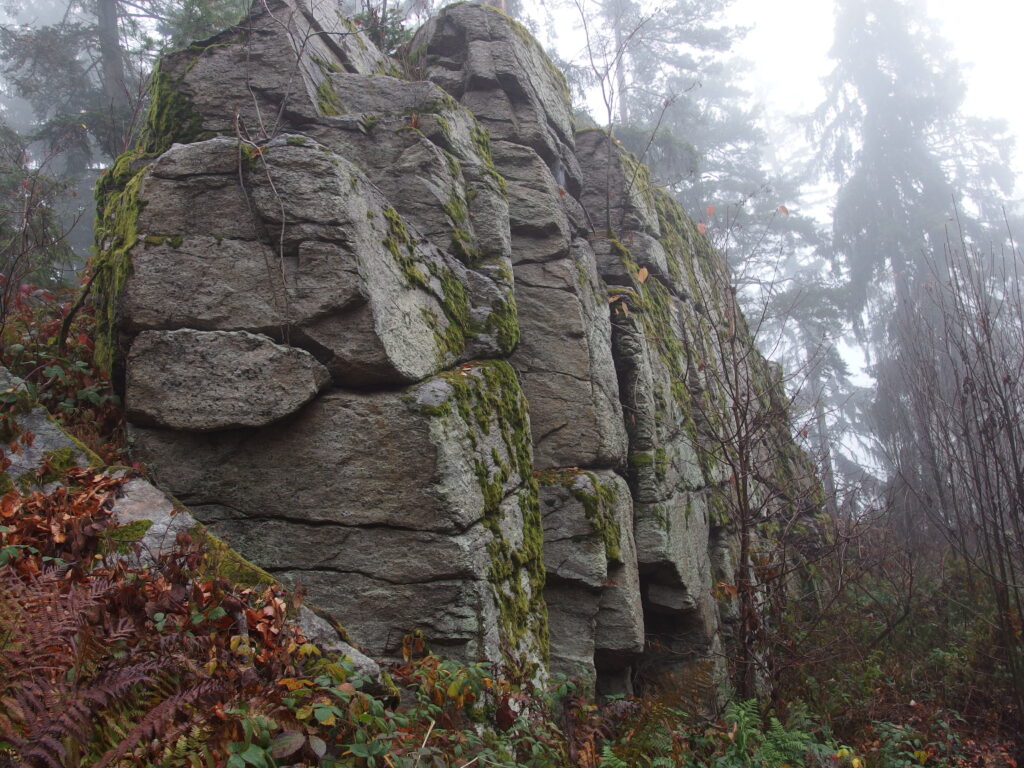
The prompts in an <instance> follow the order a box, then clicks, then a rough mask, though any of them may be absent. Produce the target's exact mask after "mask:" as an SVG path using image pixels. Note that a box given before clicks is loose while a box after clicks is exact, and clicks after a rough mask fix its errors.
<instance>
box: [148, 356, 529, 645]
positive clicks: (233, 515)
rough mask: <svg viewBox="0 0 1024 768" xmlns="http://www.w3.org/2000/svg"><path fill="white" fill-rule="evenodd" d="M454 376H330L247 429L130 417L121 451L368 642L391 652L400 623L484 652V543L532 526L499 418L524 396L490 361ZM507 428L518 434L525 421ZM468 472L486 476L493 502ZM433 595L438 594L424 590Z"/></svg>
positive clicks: (493, 630) (511, 437)
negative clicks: (499, 401)
mask: <svg viewBox="0 0 1024 768" xmlns="http://www.w3.org/2000/svg"><path fill="white" fill-rule="evenodd" d="M455 376H457V380H453V379H452V378H451V377H448V376H442V377H437V378H433V379H430V380H428V381H426V382H424V383H423V384H421V385H418V386H416V387H413V388H412V389H409V390H400V391H390V392H377V393H354V392H343V391H337V390H336V391H333V392H330V393H328V394H324V395H322V396H320V397H319V398H317V399H316V400H314V401H313V402H311V403H310V404H309V405H307V406H306V407H305V408H303V409H302V410H301V411H299V412H298V413H297V414H296V415H295V416H294V417H293V418H290V419H287V420H284V421H281V422H277V423H274V424H271V425H269V426H266V427H263V428H260V429H245V430H234V431H228V432H215V433H207V434H199V433H195V432H183V431H172V430H166V429H149V428H144V427H141V426H138V425H136V426H134V427H133V429H132V434H133V439H134V451H135V455H136V456H138V457H139V458H141V459H143V460H145V461H147V462H148V463H149V465H150V466H151V467H152V468H153V470H154V472H155V474H156V476H157V477H158V478H159V480H160V482H161V483H162V484H164V485H165V486H166V487H168V488H170V489H172V490H173V492H174V493H175V495H176V496H177V497H178V498H180V499H181V500H182V501H183V502H184V503H186V504H188V505H190V508H192V509H193V511H194V512H195V514H196V515H197V517H199V519H200V520H203V521H207V522H209V523H210V524H211V530H212V531H213V532H214V533H216V534H217V535H220V536H222V537H223V538H224V539H225V540H226V541H227V542H229V543H230V544H232V546H234V547H235V548H236V549H237V550H238V551H239V552H240V553H241V554H242V555H243V556H245V557H247V558H248V559H250V560H252V561H253V562H255V563H256V564H258V565H260V566H262V567H264V568H266V569H267V570H268V571H270V572H271V573H273V574H275V575H276V576H279V577H280V578H282V579H283V580H285V581H288V582H292V581H299V582H301V583H302V584H303V585H304V586H305V587H306V588H307V589H308V591H309V596H310V599H311V600H312V602H313V603H314V604H316V605H319V606H322V607H323V608H324V609H326V610H329V611H330V612H331V613H332V614H334V615H337V616H339V617H340V618H341V619H342V620H343V621H344V623H345V624H346V626H349V627H350V628H351V629H352V630H353V632H354V635H353V636H354V637H357V638H358V639H359V642H361V643H363V644H365V647H366V648H367V649H368V650H370V651H371V653H373V654H379V655H387V654H392V655H393V654H394V653H395V652H396V650H397V649H398V648H399V646H398V645H396V643H399V644H400V641H401V637H402V634H403V633H404V632H405V631H408V630H411V629H415V628H420V629H423V630H424V631H425V632H427V633H428V639H430V640H432V641H434V642H438V643H442V644H445V645H446V646H451V648H452V651H453V652H458V653H462V654H465V655H466V657H467V658H469V657H472V656H473V655H474V654H477V653H480V654H484V656H486V657H487V658H490V659H493V660H498V659H500V658H501V644H500V642H499V640H498V627H497V625H496V624H495V623H494V621H493V620H490V619H488V620H487V621H485V622H484V623H483V624H480V623H475V622H480V621H482V619H481V616H484V617H486V616H493V615H497V614H498V613H499V612H500V611H499V603H501V598H500V596H497V594H496V590H503V589H505V587H504V586H503V582H500V581H499V582H495V583H493V584H492V574H493V572H494V568H495V567H496V566H495V561H494V557H495V555H494V551H493V549H492V545H493V543H494V542H495V539H496V538H497V539H498V540H499V541H500V542H502V543H503V545H504V546H506V547H507V548H508V550H509V551H511V552H515V551H519V550H521V549H522V548H523V547H524V530H525V529H527V528H528V527H529V526H531V525H536V526H539V521H536V522H533V521H530V520H528V519H527V518H526V517H524V515H526V512H525V511H524V510H529V496H528V495H527V496H526V497H525V498H524V497H523V494H524V493H527V488H528V485H527V483H528V477H524V476H523V475H522V474H520V472H519V471H518V469H517V468H518V467H519V466H520V463H519V462H520V461H521V460H522V458H523V457H522V455H521V454H520V451H522V450H526V451H527V452H528V451H529V446H528V445H522V444H520V443H517V442H516V440H517V438H516V437H515V432H514V430H513V426H512V425H511V424H509V423H508V422H507V421H506V422H504V423H502V422H501V421H499V419H508V418H510V417H511V415H512V413H513V412H515V411H516V409H522V408H523V403H522V402H519V401H518V398H520V397H521V395H520V394H519V392H518V388H517V387H516V388H514V389H512V390H511V391H509V390H508V389H507V387H508V386H510V383H509V382H510V379H509V378H508V377H510V376H511V369H509V368H508V367H507V366H506V365H505V364H503V363H491V364H488V365H483V366H476V367H465V368H462V369H460V370H459V372H458V373H457V374H455ZM511 381H514V379H513V380H511ZM494 398H504V399H505V400H506V410H505V411H504V415H502V413H501V412H497V411H488V410H479V409H480V407H481V406H484V405H485V404H486V403H488V402H495V400H494ZM509 408H511V409H513V410H512V411H509V410H507V409H509ZM467 409H468V410H467ZM522 429H523V433H524V435H525V434H528V432H526V430H527V429H528V424H523V425H522ZM381 446H387V449H386V452H385V453H383V454H382V453H381ZM481 477H486V478H488V482H489V483H493V484H494V486H493V488H491V489H489V490H488V494H498V495H499V497H500V498H499V500H498V501H499V502H500V503H498V504H497V506H492V505H493V504H494V503H495V502H494V498H493V496H491V495H488V496H486V497H485V495H484V486H483V485H482V484H481ZM399 490H400V492H398V491H399ZM537 535H540V531H539V528H538V530H537ZM410 553H418V554H416V555H415V556H414V557H410ZM503 578H504V577H503ZM507 578H509V579H513V580H515V583H516V584H517V585H520V584H521V579H523V578H525V576H523V575H522V574H521V573H520V572H519V571H518V570H515V569H513V571H512V572H511V573H510V574H509V575H508V577H507ZM517 588H518V587H517ZM529 590H530V588H529V587H528V586H527V587H526V595H527V597H528V596H529V593H530V592H529ZM383 592H389V595H388V596H387V597H386V598H385V597H383V596H382V595H383ZM443 595H447V597H444V598H443V599H444V600H449V601H453V604H452V605H445V604H443V603H436V601H438V600H442V597H441V596H443ZM367 600H378V601H379V600H383V601H384V604H386V605H387V606H390V607H389V609H388V612H383V613H382V612H378V611H371V610H370V608H369V603H367V602H366V601H367ZM488 601H489V602H488ZM392 609H393V610H392ZM360 612H366V615H357V614H358V613H360ZM396 622H397V623H396ZM523 642H524V645H523V651H524V652H528V653H529V654H533V655H534V656H535V655H536V654H537V653H538V650H539V649H538V648H537V647H536V646H530V645H529V643H526V641H523ZM460 648H461V650H459V649H460Z"/></svg>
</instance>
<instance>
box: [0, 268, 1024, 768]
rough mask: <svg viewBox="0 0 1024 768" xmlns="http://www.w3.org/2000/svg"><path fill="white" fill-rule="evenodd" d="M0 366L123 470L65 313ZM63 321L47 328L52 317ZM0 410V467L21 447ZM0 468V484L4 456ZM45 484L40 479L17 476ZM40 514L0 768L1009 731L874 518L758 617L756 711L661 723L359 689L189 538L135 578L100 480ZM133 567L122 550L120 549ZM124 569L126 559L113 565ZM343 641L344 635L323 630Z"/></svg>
mask: <svg viewBox="0 0 1024 768" xmlns="http://www.w3.org/2000/svg"><path fill="white" fill-rule="evenodd" d="M8 307H9V308H10V311H9V312H7V313H6V316H5V318H4V324H3V328H2V333H3V338H2V361H3V363H4V365H5V366H7V367H8V368H9V369H10V370H11V372H12V373H14V374H15V375H18V376H20V377H22V378H23V379H24V380H25V388H26V389H27V392H28V394H29V395H30V396H31V398H32V399H33V400H36V401H38V402H40V403H42V404H43V405H45V406H46V408H47V409H48V410H49V411H50V413H51V414H52V415H53V416H54V417H55V418H57V419H58V420H60V421H61V422H62V423H63V424H64V426H65V427H66V428H67V429H68V430H69V431H70V432H72V433H73V434H74V435H76V436H77V437H78V438H79V439H81V440H82V441H83V442H84V443H85V444H86V445H88V446H89V447H90V448H91V449H92V450H94V451H95V452H96V453H97V454H98V455H99V456H100V457H101V458H102V460H103V461H104V462H106V463H108V464H115V463H117V464H122V465H124V464H125V461H126V459H125V444H124V430H123V422H122V420H121V418H120V403H119V401H118V399H117V397H116V396H115V395H114V394H113V392H112V390H111V388H110V386H109V382H108V381H106V379H105V378H104V377H103V376H102V375H101V374H100V373H99V372H98V371H97V370H95V369H94V368H93V366H92V363H91V350H92V338H91V316H90V313H89V310H88V308H87V307H86V308H84V309H82V310H81V311H78V312H77V313H76V312H73V311H72V308H73V301H72V296H71V294H62V293H60V292H50V291H47V290H42V289H37V288H34V287H31V286H24V287H21V288H19V290H18V293H17V294H16V296H15V297H14V299H13V301H11V302H10V303H9V304H8ZM69 318H70V319H69ZM23 407H24V393H23V391H22V392H21V393H19V392H14V391H11V390H8V391H5V392H2V393H0V422H2V426H3V430H4V440H5V441H6V442H7V444H6V445H5V446H4V453H5V454H6V455H10V454H11V453H12V452H16V451H18V450H20V447H19V446H23V445H25V444H26V443H30V442H31V439H32V436H31V435H29V434H25V433H20V434H19V433H18V430H17V429H16V428H15V427H14V426H13V424H14V422H13V419H14V416H15V415H16V414H17V413H19V412H20V411H19V409H23ZM6 455H5V458H4V459H3V461H4V464H5V467H6V466H7V465H9V459H7V458H6ZM54 469H55V468H53V467H43V468H41V469H40V470H39V472H40V473H41V474H40V479H42V478H43V475H44V474H46V473H48V472H49V473H52V472H53V471H54ZM60 471H61V472H62V473H63V486H62V487H57V488H55V489H54V490H51V491H50V492H48V493H44V492H41V491H32V492H29V493H26V492H23V491H22V490H19V489H16V488H15V489H11V490H9V491H8V492H7V493H6V494H5V495H3V497H2V499H0V766H5V765H6V766H22V765H25V766H61V767H68V768H70V767H71V766H99V767H100V768H102V766H137V765H154V766H167V767H168V768H169V767H171V766H188V767H189V768H192V767H193V766H195V767H199V766H207V767H209V768H213V767H214V766H227V767H228V768H244V767H245V766H254V767H255V768H271V767H273V766H280V767H283V766H307V765H309V766H313V765H316V766H358V767H359V768H362V767H363V766H368V767H370V766H372V767H373V768H379V767H383V766H387V767H388V768H399V767H400V766H401V767H411V766H458V767H460V768H468V766H472V765H479V766H536V767H537V768H540V767H542V766H567V767H568V766H573V767H576V768H623V767H625V766H629V767H630V768H632V767H633V766H640V767H645V766H650V767H651V768H654V766H678V767H679V768H697V767H698V766H712V767H714V768H784V767H785V766H789V768H798V767H800V766H804V767H805V768H815V767H824V766H828V767H831V768H838V767H839V766H850V767H851V768H916V767H917V766H923V767H924V768H930V767H931V766H935V767H936V768H940V767H942V766H947V767H949V768H953V767H954V766H955V767H967V766H971V767H978V768H981V767H992V768H994V767H996V766H1006V767H1008V768H1013V767H1014V766H1016V765H1017V764H1018V761H1020V760H1021V754H1020V750H1021V747H1022V745H1021V739H1020V736H1019V735H1017V736H1016V740H1015V731H1014V723H1015V722H1016V721H1017V720H1018V717H1019V713H1017V712H1015V711H1014V707H1013V705H1012V701H1011V700H1010V699H1009V697H1008V696H1006V695H1004V694H1003V693H1002V692H1003V691H1004V690H1005V689H1006V688H1005V685H1004V681H1001V680H1000V677H999V674H1000V673H999V666H998V665H997V664H995V663H994V661H993V648H992V643H993V642H994V640H993V637H994V632H995V630H994V629H993V625H992V624H991V623H990V622H988V623H987V622H985V621H983V620H979V615H980V616H984V615H985V611H984V610H981V611H979V606H981V607H984V606H983V605H982V604H983V602H984V598H983V595H984V594H985V593H984V591H983V590H981V589H980V587H976V586H975V585H973V584H972V583H971V579H970V578H969V575H970V574H969V572H968V571H967V570H966V569H964V568H963V567H962V566H958V565H957V563H956V562H955V561H953V560H952V559H950V558H945V559H943V560H942V561H941V562H939V561H935V560H932V561H929V562H921V561H919V560H915V557H914V556H913V555H911V554H907V553H906V552H905V550H902V549H900V548H899V547H898V546H897V542H896V541H895V537H894V536H893V534H892V532H891V531H890V530H888V529H887V528H886V526H885V525H884V520H882V519H879V520H876V521H873V522H865V521H861V522H859V523H858V524H857V525H856V526H852V525H851V527H850V529H849V530H846V529H842V530H841V529H840V528H838V527H837V529H836V530H834V531H833V532H832V533H831V534H830V535H832V536H835V537H837V539H839V540H841V541H842V542H844V546H837V547H835V548H834V551H835V553H836V554H835V555H834V557H833V559H832V560H830V561H823V562H821V563H819V564H818V565H817V570H818V573H817V579H818V581H819V583H820V585H821V605H820V606H819V609H818V610H816V611H814V612H812V613H813V615H810V616H808V615H807V611H806V610H804V611H803V613H802V614H801V617H800V619H799V620H798V619H796V618H793V617H781V622H780V624H781V630H780V633H779V639H778V640H777V641H776V642H777V643H778V644H779V646H780V647H779V649H778V651H779V652H778V654H777V656H778V658H779V659H780V660H781V663H780V665H779V667H778V670H777V677H776V679H773V680H769V681H767V682H768V683H769V685H768V686H767V688H768V689H770V690H771V695H770V696H766V697H765V699H764V700H763V701H759V700H750V701H742V702H741V701H735V702H732V703H730V704H729V705H728V706H727V707H726V708H725V709H724V711H722V712H720V713H715V714H714V715H707V714H698V713H692V712H686V711H683V709H681V708H680V707H679V705H678V702H676V701H673V700H672V699H671V697H670V695H669V694H668V693H666V692H665V691H663V690H659V688H658V686H657V685H656V684H654V683H653V682H650V681H649V682H648V684H647V685H645V686H643V687H642V689H641V690H642V693H641V694H640V695H638V696H636V697H634V698H629V699H619V698H613V699H608V700H604V701H601V702H597V703H594V702H592V701H588V700H586V699H585V698H583V697H581V696H580V695H578V689H577V687H576V686H575V684H574V683H573V682H572V681H570V680H553V681H550V683H549V684H548V685H547V686H546V687H544V688H540V687H538V686H537V685H535V684H534V683H533V682H532V681H529V680H517V679H515V678H514V677H513V676H512V675H510V674H509V673H508V671H507V670H503V669H501V668H499V667H491V666H486V665H478V664H470V665H466V664H460V663H456V662H454V661H450V660H445V659H443V658H441V657H439V656H437V655H434V654H432V653H430V651H429V649H428V648H427V647H426V646H425V644H424V642H423V640H422V638H420V637H418V636H416V635H410V636H408V637H407V638H406V641H405V643H404V653H403V661H402V662H401V663H396V664H393V665H390V666H389V667H387V668H386V672H385V673H384V675H382V678H381V680H370V679H367V678H365V677H361V676H360V675H358V674H356V672H355V669H354V666H353V664H352V663H351V661H350V660H347V659H345V658H344V657H339V656H337V655H332V654H329V653H324V652H323V651H322V650H321V649H320V648H318V647H317V646H315V645H313V644H311V643H309V642H307V640H306V639H305V638H304V637H303V636H302V634H301V632H300V630H299V629H298V628H297V626H296V625H295V624H294V623H293V622H291V621H290V620H289V617H290V616H294V613H295V611H296V609H297V605H298V602H299V597H298V596H296V595H290V594H288V593H287V592H286V591H285V590H284V589H283V588H281V587H279V586H276V585H272V586H267V585H261V586H242V585H238V584H235V583H231V582H229V581H227V580H225V579H224V578H220V577H219V576H218V575H217V573H216V572H215V571H213V570H211V568H210V567H209V559H208V557H207V554H208V553H207V552H206V551H205V550H204V545H203V542H202V539H201V538H200V537H192V536H189V535H187V534H180V535H179V537H178V539H177V542H176V547H175V549H174V551H173V552H170V553H168V554H165V555H162V556H159V557H156V558H153V559H151V560H150V561H149V562H148V564H146V565H142V564H140V563H143V562H146V561H145V560H144V559H140V558H139V557H138V555H141V554H142V553H141V552H140V551H138V547H139V545H138V544H137V543H130V542H125V541H119V540H118V529H117V528H116V527H115V526H114V525H113V523H112V521H111V517H110V507H111V501H112V499H113V497H114V495H115V494H116V493H117V490H118V488H119V486H120V485H121V484H122V483H123V482H125V479H126V478H127V477H129V476H131V474H133V473H141V472H144V467H138V466H135V467H128V469H127V474H123V475H122V476H120V477H114V476H111V475H109V474H105V473H102V472H99V471H97V470H96V469H94V468H83V467H75V468H61V470H60ZM133 548H134V549H135V551H134V552H133V551H132V550H133ZM132 554H134V555H135V557H131V555H132ZM339 618H340V619H341V620H342V621H344V617H339Z"/></svg>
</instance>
